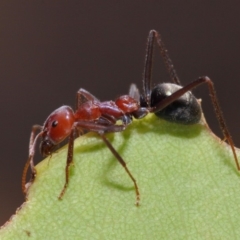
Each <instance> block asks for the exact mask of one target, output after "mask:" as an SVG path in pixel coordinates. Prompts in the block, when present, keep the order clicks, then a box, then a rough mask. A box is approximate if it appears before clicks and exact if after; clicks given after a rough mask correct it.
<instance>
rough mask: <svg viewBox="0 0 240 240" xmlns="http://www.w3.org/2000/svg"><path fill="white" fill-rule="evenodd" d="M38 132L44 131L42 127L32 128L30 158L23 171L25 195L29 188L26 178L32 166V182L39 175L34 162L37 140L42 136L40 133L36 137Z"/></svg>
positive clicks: (35, 126)
mask: <svg viewBox="0 0 240 240" xmlns="http://www.w3.org/2000/svg"><path fill="white" fill-rule="evenodd" d="M38 130H40V131H41V130H42V126H40V125H34V126H33V127H32V131H31V134H30V140H29V156H28V160H27V162H26V164H25V166H24V169H23V174H22V191H23V193H26V192H27V188H26V177H27V171H28V168H29V166H30V168H31V171H32V176H31V180H30V181H31V182H33V181H34V179H35V176H36V174H37V172H36V169H35V166H34V162H33V157H34V154H35V146H36V142H37V139H38V137H39V136H41V135H42V132H40V133H38V134H37V135H36V131H38Z"/></svg>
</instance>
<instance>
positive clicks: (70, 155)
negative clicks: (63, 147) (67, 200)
mask: <svg viewBox="0 0 240 240" xmlns="http://www.w3.org/2000/svg"><path fill="white" fill-rule="evenodd" d="M74 135H75V128H73V129H72V131H71V133H70V135H69V140H68V153H67V162H66V168H65V184H64V186H63V189H62V191H61V193H60V195H59V197H58V199H59V200H61V199H62V197H63V195H64V194H65V192H66V189H67V186H68V182H69V167H70V166H71V164H72V163H73V147H74Z"/></svg>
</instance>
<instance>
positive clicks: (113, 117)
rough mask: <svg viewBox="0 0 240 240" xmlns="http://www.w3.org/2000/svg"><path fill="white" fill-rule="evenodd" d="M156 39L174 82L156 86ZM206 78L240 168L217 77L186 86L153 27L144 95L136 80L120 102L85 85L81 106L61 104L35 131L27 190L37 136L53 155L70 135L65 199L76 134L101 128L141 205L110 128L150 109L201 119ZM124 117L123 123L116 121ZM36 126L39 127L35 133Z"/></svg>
mask: <svg viewBox="0 0 240 240" xmlns="http://www.w3.org/2000/svg"><path fill="white" fill-rule="evenodd" d="M155 41H156V42H157V45H158V47H159V49H160V53H161V55H162V57H163V60H164V63H165V65H166V68H167V70H168V72H169V74H170V77H171V80H172V81H173V83H162V84H158V85H156V86H155V87H154V88H153V89H152V87H151V85H152V62H153V49H154V42H155ZM203 83H206V84H207V85H208V88H209V92H210V96H211V100H212V103H213V107H214V109H215V113H216V116H217V119H218V122H219V124H220V127H221V130H222V133H223V135H224V140H227V141H228V143H229V144H230V146H231V149H232V152H233V155H234V159H235V162H236V165H237V169H238V170H239V171H240V166H239V163H238V158H237V155H236V151H235V148H234V144H233V140H232V138H231V135H230V133H229V131H228V129H227V126H226V123H225V121H224V118H223V114H222V111H221V109H220V106H219V103H218V100H217V96H216V92H215V89H214V86H213V82H212V81H211V80H210V79H209V78H208V77H206V76H204V77H200V78H198V79H197V80H195V81H193V82H191V83H190V84H188V85H186V86H184V87H182V86H180V81H179V78H178V77H177V74H176V71H175V69H174V67H173V64H172V61H171V59H170V57H169V56H168V53H167V50H166V48H165V46H164V44H163V42H162V39H161V36H160V34H159V33H158V32H157V31H155V30H151V31H150V33H149V36H148V41H147V49H146V57H145V65H144V74H143V94H142V95H140V94H139V91H138V89H137V87H136V85H135V84H132V85H131V87H130V92H129V95H123V96H120V97H119V98H117V100H115V102H114V101H105V102H100V101H99V100H98V99H97V98H96V97H95V96H93V95H92V94H90V93H89V92H87V91H86V90H84V89H80V90H79V91H78V92H77V109H76V111H73V109H72V108H70V107H69V106H62V107H60V108H58V109H56V110H55V111H53V112H52V113H51V114H50V115H49V117H48V118H47V120H46V121H45V123H44V125H43V126H39V125H34V126H33V127H32V132H31V135H30V143H29V158H28V161H27V163H26V165H25V167H24V171H23V177H22V189H23V192H26V191H27V189H26V184H25V183H26V174H27V170H28V168H29V166H30V168H31V171H32V179H31V181H33V180H34V178H35V177H36V174H37V172H36V169H35V166H34V161H33V157H34V154H35V147H36V143H37V140H38V138H40V137H41V143H40V151H41V153H42V155H43V156H48V155H51V154H52V153H53V152H54V151H55V149H56V147H57V146H58V144H59V143H61V142H62V141H63V140H64V139H66V138H67V137H68V153H67V163H66V168H65V184H64V187H63V189H62V191H61V193H60V195H59V199H62V197H63V195H64V193H65V191H66V189H67V186H68V183H69V167H70V165H71V164H72V163H73V146H74V138H76V137H77V136H78V135H79V134H82V133H84V131H88V132H89V131H92V132H96V133H97V134H98V135H99V136H100V137H101V138H102V140H103V141H104V143H105V144H106V145H107V147H108V148H109V150H110V151H111V152H112V154H113V155H114V156H115V157H116V159H117V160H118V161H119V163H120V164H121V165H122V166H123V168H124V169H125V171H126V172H127V174H128V175H129V177H130V178H131V180H132V181H133V183H134V187H135V192H136V205H137V206H138V205H139V201H140V193H139V188H138V185H137V182H136V180H135V178H134V177H133V175H132V174H131V172H130V171H129V169H128V168H127V166H126V163H125V161H124V160H123V158H122V157H121V156H120V155H119V153H118V152H117V151H116V150H115V149H114V147H113V146H112V144H111V143H110V142H109V141H108V139H107V138H106V137H105V133H108V132H121V131H124V130H125V129H126V127H127V126H128V125H129V124H130V123H131V122H132V119H133V117H134V118H136V119H140V118H143V117H144V116H146V115H147V114H148V113H155V115H156V116H157V117H159V118H163V119H165V120H167V121H171V122H175V123H180V124H185V125H189V124H197V123H199V122H200V119H201V116H202V110H201V106H200V104H199V102H198V101H197V99H196V98H195V97H194V96H193V94H192V93H191V92H190V90H192V89H193V88H195V87H197V86H199V85H201V84H203ZM119 120H120V121H121V124H116V122H117V121H119ZM37 130H39V131H40V132H39V133H38V134H37V135H36V131H37Z"/></svg>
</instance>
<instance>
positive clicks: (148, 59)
mask: <svg viewBox="0 0 240 240" xmlns="http://www.w3.org/2000/svg"><path fill="white" fill-rule="evenodd" d="M154 35H155V31H154V30H152V31H150V33H149V35H148V39H147V49H146V56H145V63H144V71H143V98H144V100H145V102H146V104H147V106H150V101H151V90H152V86H151V85H152V63H153V47H154V38H155V36H154Z"/></svg>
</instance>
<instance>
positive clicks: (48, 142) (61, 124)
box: [40, 106, 75, 156]
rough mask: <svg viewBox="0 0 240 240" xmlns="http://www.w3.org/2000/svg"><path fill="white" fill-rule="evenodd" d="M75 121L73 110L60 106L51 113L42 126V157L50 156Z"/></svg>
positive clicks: (68, 132)
mask: <svg viewBox="0 0 240 240" xmlns="http://www.w3.org/2000/svg"><path fill="white" fill-rule="evenodd" d="M74 121H75V118H74V113H73V110H72V109H71V108H70V107H68V106H62V107H60V108H58V109H56V110H55V111H54V112H52V113H51V114H50V115H49V117H48V118H47V120H46V121H45V123H44V126H43V130H42V132H43V134H42V141H41V143H40V151H41V154H42V155H43V156H48V155H50V154H51V153H52V152H53V151H54V150H55V148H56V146H57V145H58V144H59V143H60V142H62V141H63V140H64V139H65V138H66V137H67V136H68V135H69V134H70V133H71V130H72V126H73V123H74Z"/></svg>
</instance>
